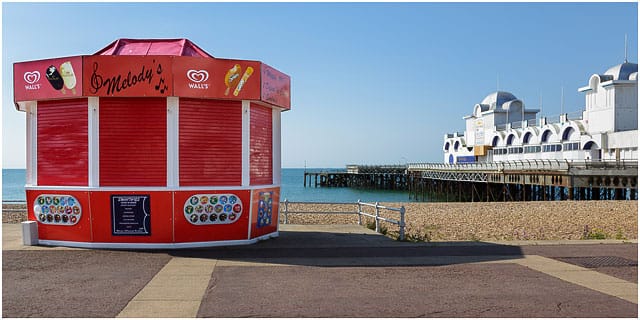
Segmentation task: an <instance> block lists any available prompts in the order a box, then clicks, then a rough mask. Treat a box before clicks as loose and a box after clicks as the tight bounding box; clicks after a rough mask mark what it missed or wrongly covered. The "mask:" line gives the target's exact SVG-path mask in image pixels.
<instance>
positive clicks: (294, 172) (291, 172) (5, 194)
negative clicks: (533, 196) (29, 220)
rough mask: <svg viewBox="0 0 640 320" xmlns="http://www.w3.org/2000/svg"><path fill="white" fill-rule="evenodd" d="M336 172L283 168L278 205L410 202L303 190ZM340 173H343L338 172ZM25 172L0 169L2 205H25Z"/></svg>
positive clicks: (368, 193) (405, 196)
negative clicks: (314, 175)
mask: <svg viewBox="0 0 640 320" xmlns="http://www.w3.org/2000/svg"><path fill="white" fill-rule="evenodd" d="M305 170H307V171H312V172H318V171H338V170H341V169H336V168H307V169H303V168H299V169H298V168H283V169H282V180H281V181H282V183H281V188H280V199H281V201H284V200H285V199H286V200H289V201H292V202H333V203H339V202H356V201H358V200H360V201H364V202H376V201H378V202H413V201H412V200H411V199H409V193H408V192H407V191H393V190H366V189H355V188H321V187H317V188H316V187H313V186H311V187H309V186H307V187H305V186H304V172H305ZM342 170H344V169H342ZM25 181H26V170H25V169H2V201H26V194H25V191H24V185H25Z"/></svg>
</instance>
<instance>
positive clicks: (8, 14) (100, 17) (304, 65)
mask: <svg viewBox="0 0 640 320" xmlns="http://www.w3.org/2000/svg"><path fill="white" fill-rule="evenodd" d="M637 31H638V7H637V4H636V3H633V2H630V3H190V4H183V3H86V4H83V3H69V4H60V3H53V4H48V3H6V2H5V3H3V4H2V90H3V91H2V134H3V138H2V150H3V156H2V157H3V159H2V160H3V161H2V165H3V168H24V167H25V131H26V129H25V115H24V113H21V112H17V111H15V109H14V104H13V89H12V82H13V81H12V64H13V63H14V62H20V61H29V60H39V59H46V58H55V57H64V56H72V55H85V54H93V53H95V52H96V51H98V50H100V49H101V48H103V47H105V46H106V45H107V44H109V43H111V42H112V41H114V40H116V39H118V38H188V39H190V40H191V41H193V42H194V43H196V44H197V45H198V46H199V47H201V48H203V49H204V50H205V51H207V52H209V53H210V54H212V55H213V56H215V57H218V58H231V59H247V60H259V61H262V62H264V63H267V64H269V65H271V66H273V67H275V68H277V69H279V70H280V71H282V72H284V73H286V74H288V75H290V76H291V82H292V109H291V111H288V112H286V113H284V114H283V116H282V165H283V167H303V166H305V164H306V166H307V167H343V166H344V165H345V164H350V163H357V164H397V163H405V162H441V161H442V141H443V136H444V134H446V133H451V132H454V131H463V130H464V121H463V120H462V117H463V116H465V115H468V114H470V113H471V112H472V108H473V106H474V104H476V103H479V102H480V101H481V100H482V99H483V98H484V97H485V96H486V95H488V94H490V93H491V92H493V91H496V88H497V87H499V89H500V90H505V91H509V92H511V93H513V94H514V95H515V96H516V97H518V98H520V99H521V100H523V101H524V103H525V105H526V106H527V107H528V108H539V107H540V102H539V101H540V97H542V100H543V108H542V111H543V114H544V115H546V116H553V115H558V114H559V113H560V104H561V88H564V111H565V112H571V111H578V110H582V109H583V106H584V96H583V95H582V94H581V93H579V92H577V89H578V88H579V87H582V86H585V85H586V83H587V81H588V79H589V76H590V75H592V74H594V73H603V72H604V71H606V70H607V69H608V68H609V67H611V66H614V65H616V64H619V63H622V61H623V59H624V36H625V34H628V38H629V50H628V59H629V61H632V62H637V61H638V59H637V57H638V54H637V52H638V50H637V48H638V33H637Z"/></svg>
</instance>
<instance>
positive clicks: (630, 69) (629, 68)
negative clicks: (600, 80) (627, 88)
mask: <svg viewBox="0 0 640 320" xmlns="http://www.w3.org/2000/svg"><path fill="white" fill-rule="evenodd" d="M634 72H638V64H637V63H630V62H625V63H622V64H619V65H617V66H613V67H611V68H609V70H607V71H606V72H605V73H604V75H606V76H612V77H613V80H630V79H629V76H630V75H631V74H632V73H634Z"/></svg>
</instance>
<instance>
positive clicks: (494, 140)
mask: <svg viewBox="0 0 640 320" xmlns="http://www.w3.org/2000/svg"><path fill="white" fill-rule="evenodd" d="M498 140H500V137H498V136H495V137H493V140H491V146H492V147H497V146H498Z"/></svg>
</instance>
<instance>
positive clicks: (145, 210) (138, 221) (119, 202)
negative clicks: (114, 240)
mask: <svg viewBox="0 0 640 320" xmlns="http://www.w3.org/2000/svg"><path fill="white" fill-rule="evenodd" d="M150 198H151V196H150V195H138V194H137V195H130V194H128V195H111V227H112V228H111V230H112V234H113V235H114V236H131V235H151V204H150Z"/></svg>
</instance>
